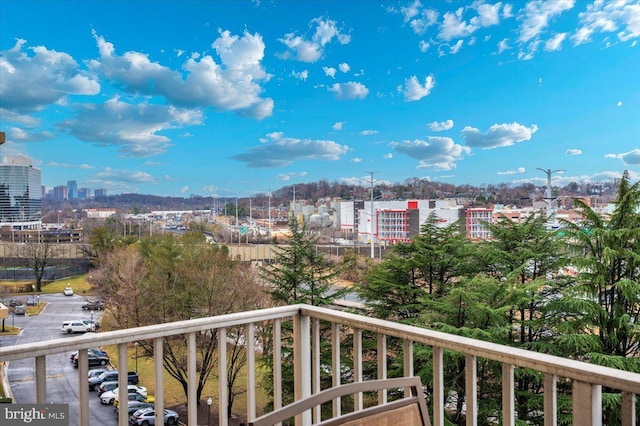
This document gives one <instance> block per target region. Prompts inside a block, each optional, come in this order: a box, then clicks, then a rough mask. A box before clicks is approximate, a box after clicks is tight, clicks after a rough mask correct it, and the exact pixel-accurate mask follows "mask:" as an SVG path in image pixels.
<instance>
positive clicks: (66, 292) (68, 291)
mask: <svg viewBox="0 0 640 426" xmlns="http://www.w3.org/2000/svg"><path fill="white" fill-rule="evenodd" d="M63 293H64V295H65V296H73V289H72V288H71V287H69V286H67V287H65V288H64V292H63Z"/></svg>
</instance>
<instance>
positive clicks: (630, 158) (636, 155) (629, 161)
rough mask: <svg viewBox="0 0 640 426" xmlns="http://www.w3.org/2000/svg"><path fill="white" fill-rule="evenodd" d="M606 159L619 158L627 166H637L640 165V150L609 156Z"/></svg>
mask: <svg viewBox="0 0 640 426" xmlns="http://www.w3.org/2000/svg"><path fill="white" fill-rule="evenodd" d="M605 157H606V158H617V159H618V160H620V161H622V162H623V163H624V164H626V165H631V166H637V165H640V149H638V148H636V149H632V150H631V151H629V152H623V153H621V154H607V155H605Z"/></svg>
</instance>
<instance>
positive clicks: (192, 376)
mask: <svg viewBox="0 0 640 426" xmlns="http://www.w3.org/2000/svg"><path fill="white" fill-rule="evenodd" d="M219 343H220V344H221V345H226V340H225V341H224V342H219ZM196 354H197V351H196V333H194V332H192V333H189V334H187V380H188V384H187V417H188V421H189V423H188V424H189V426H197V424H198V405H197V403H198V401H197V395H198V379H197V377H196V376H197V374H196V373H197V368H196ZM158 416H161V417H160V420H158ZM163 422H164V415H163V414H162V413H157V412H156V424H162V423H163Z"/></svg>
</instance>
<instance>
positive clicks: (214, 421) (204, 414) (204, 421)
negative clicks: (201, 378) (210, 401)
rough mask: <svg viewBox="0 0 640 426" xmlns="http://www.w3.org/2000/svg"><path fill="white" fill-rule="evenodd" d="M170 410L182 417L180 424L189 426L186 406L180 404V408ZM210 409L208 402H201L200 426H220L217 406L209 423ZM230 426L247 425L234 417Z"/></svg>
mask: <svg viewBox="0 0 640 426" xmlns="http://www.w3.org/2000/svg"><path fill="white" fill-rule="evenodd" d="M167 408H169V409H170V410H173V411H175V412H176V413H178V415H179V416H180V417H179V419H178V420H180V423H182V424H188V422H187V420H188V418H187V406H186V405H185V404H180V405H178V406H175V407H167ZM208 408H209V407H208V406H207V403H206V401H201V402H200V405H198V406H197V409H198V425H199V426H204V425H207V426H210V425H218V424H219V423H218V410H217V408H218V407H217V406H216V407H214V406H213V405H212V406H211V423H208V421H209V412H208V410H207V409H208ZM228 424H229V426H242V425H245V424H246V423H245V421H244V419H241V418H238V417H236V416H233V417H232V418H230V419H229V423H228Z"/></svg>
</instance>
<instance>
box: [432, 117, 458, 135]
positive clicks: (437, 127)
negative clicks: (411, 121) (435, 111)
mask: <svg viewBox="0 0 640 426" xmlns="http://www.w3.org/2000/svg"><path fill="white" fill-rule="evenodd" d="M427 126H429V129H431V130H432V131H434V132H442V131H443V130H449V129H452V128H453V120H451V119H449V120H445V121H432V122H431V123H429V124H427Z"/></svg>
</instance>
